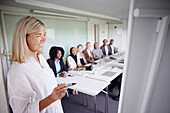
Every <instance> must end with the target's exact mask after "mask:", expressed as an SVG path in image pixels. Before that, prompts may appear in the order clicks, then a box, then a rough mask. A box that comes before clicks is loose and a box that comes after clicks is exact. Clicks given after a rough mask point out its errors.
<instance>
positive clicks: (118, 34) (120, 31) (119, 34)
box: [109, 19, 127, 51]
mask: <svg viewBox="0 0 170 113" xmlns="http://www.w3.org/2000/svg"><path fill="white" fill-rule="evenodd" d="M115 26H116V28H115ZM110 39H114V46H115V47H118V50H124V51H125V50H126V39H127V20H125V19H124V20H122V24H109V40H110Z"/></svg>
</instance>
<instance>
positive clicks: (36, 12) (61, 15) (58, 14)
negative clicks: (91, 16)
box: [32, 10, 81, 18]
mask: <svg viewBox="0 0 170 113" xmlns="http://www.w3.org/2000/svg"><path fill="white" fill-rule="evenodd" d="M32 12H33V13H34V14H44V15H53V16H59V17H67V18H81V17H80V16H74V15H67V14H61V13H54V12H47V11H40V10H32Z"/></svg>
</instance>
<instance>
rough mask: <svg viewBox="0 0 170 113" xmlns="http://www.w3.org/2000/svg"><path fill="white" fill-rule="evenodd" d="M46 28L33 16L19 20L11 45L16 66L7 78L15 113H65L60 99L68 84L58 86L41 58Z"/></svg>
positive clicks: (12, 59)
mask: <svg viewBox="0 0 170 113" xmlns="http://www.w3.org/2000/svg"><path fill="white" fill-rule="evenodd" d="M45 34H46V32H45V25H44V24H43V23H42V22H41V21H40V20H38V19H36V18H34V17H30V16H26V17H23V18H22V19H20V20H19V21H18V23H17V25H16V27H15V31H14V35H13V44H12V57H11V60H10V61H12V62H13V63H12V65H11V67H10V70H9V72H8V75H7V85H8V94H9V103H10V106H11V108H12V110H13V113H39V112H41V113H63V109H62V106H61V101H60V99H61V98H63V97H64V95H65V93H66V91H67V88H66V84H62V85H59V86H58V84H57V82H56V79H55V76H54V73H53V71H52V70H51V69H50V67H49V65H48V64H47V62H46V60H45V59H44V57H43V56H42V55H41V53H42V51H43V47H44V43H45V41H46V36H45Z"/></svg>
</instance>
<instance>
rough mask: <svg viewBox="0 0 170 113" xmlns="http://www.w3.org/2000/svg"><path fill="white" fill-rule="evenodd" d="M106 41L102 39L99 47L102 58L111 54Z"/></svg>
mask: <svg viewBox="0 0 170 113" xmlns="http://www.w3.org/2000/svg"><path fill="white" fill-rule="evenodd" d="M107 42H108V41H107V40H106V39H104V40H103V45H102V46H101V47H100V49H101V50H102V52H103V54H104V56H108V55H111V54H112V49H111V47H110V46H109V45H107Z"/></svg>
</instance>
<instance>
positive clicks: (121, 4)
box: [39, 0, 130, 18]
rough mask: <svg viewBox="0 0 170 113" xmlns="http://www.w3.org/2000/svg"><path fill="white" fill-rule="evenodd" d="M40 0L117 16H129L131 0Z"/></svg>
mask: <svg viewBox="0 0 170 113" xmlns="http://www.w3.org/2000/svg"><path fill="white" fill-rule="evenodd" d="M39 1H43V2H48V3H52V4H58V5H62V6H66V7H71V8H75V9H80V10H84V11H89V12H94V13H99V14H104V15H108V16H112V17H116V18H127V17H128V11H129V10H128V9H129V1H130V0H39Z"/></svg>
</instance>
